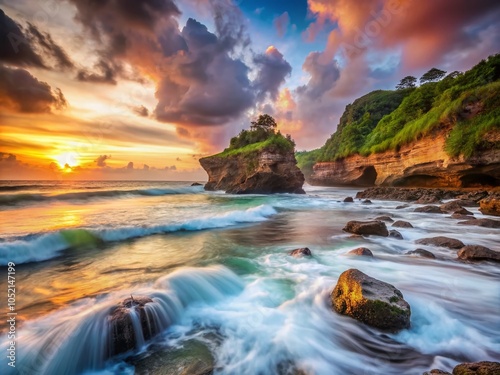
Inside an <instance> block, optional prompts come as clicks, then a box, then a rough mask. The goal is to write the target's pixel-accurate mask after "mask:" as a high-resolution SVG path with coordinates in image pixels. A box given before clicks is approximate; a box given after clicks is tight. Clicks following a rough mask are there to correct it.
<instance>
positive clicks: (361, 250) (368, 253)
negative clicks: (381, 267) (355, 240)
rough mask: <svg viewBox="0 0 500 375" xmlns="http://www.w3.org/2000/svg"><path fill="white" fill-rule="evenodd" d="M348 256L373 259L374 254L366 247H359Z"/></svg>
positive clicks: (349, 252)
mask: <svg viewBox="0 0 500 375" xmlns="http://www.w3.org/2000/svg"><path fill="white" fill-rule="evenodd" d="M347 255H356V256H366V257H373V253H372V252H371V250H370V249H367V248H366V247H358V248H357V249H354V250H351V251H348V252H347Z"/></svg>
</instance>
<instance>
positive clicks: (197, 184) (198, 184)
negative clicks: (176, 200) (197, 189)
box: [191, 182, 202, 186]
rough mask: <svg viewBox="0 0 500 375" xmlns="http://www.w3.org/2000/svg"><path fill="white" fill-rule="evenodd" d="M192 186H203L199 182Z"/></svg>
mask: <svg viewBox="0 0 500 375" xmlns="http://www.w3.org/2000/svg"><path fill="white" fill-rule="evenodd" d="M191 186H202V184H200V183H199V182H193V183H192V184H191Z"/></svg>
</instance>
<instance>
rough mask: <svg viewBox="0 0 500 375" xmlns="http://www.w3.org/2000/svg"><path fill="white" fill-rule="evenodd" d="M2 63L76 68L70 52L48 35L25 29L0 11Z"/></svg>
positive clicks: (34, 28)
mask: <svg viewBox="0 0 500 375" xmlns="http://www.w3.org/2000/svg"><path fill="white" fill-rule="evenodd" d="M0 61H3V62H5V63H8V64H10V65H15V66H20V67H36V68H46V69H49V68H58V69H61V70H66V69H73V68H74V63H73V61H72V60H71V59H70V58H69V56H68V55H67V53H66V52H65V51H64V50H63V49H62V47H61V46H59V45H58V44H57V43H55V42H54V40H53V39H52V36H51V35H50V34H49V33H47V32H41V31H40V30H39V29H38V28H37V27H35V26H34V25H33V24H31V23H29V22H28V27H27V28H26V29H24V30H23V28H22V27H21V26H20V25H19V24H17V23H16V22H15V21H14V20H12V19H11V18H9V17H8V16H7V15H6V14H5V13H4V12H3V11H2V10H1V9H0Z"/></svg>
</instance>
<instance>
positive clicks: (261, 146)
mask: <svg viewBox="0 0 500 375" xmlns="http://www.w3.org/2000/svg"><path fill="white" fill-rule="evenodd" d="M294 148H295V144H294V142H293V141H291V140H290V139H287V138H286V137H284V136H283V135H282V134H281V133H279V132H278V133H276V134H271V135H270V136H269V138H267V139H266V140H264V141H260V142H255V143H251V144H249V145H246V146H243V147H238V148H231V147H229V148H226V149H225V150H224V151H223V152H221V153H219V154H216V155H214V157H218V158H225V157H229V156H236V155H243V154H245V155H249V154H253V153H257V152H260V151H263V150H269V151H278V152H290V151H293V150H294Z"/></svg>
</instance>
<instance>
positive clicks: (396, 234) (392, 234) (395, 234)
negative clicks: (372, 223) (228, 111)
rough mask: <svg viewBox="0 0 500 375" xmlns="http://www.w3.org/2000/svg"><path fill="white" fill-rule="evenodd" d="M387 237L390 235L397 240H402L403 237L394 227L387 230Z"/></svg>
mask: <svg viewBox="0 0 500 375" xmlns="http://www.w3.org/2000/svg"><path fill="white" fill-rule="evenodd" d="M389 237H392V238H396V239H398V240H402V239H403V235H402V234H401V233H399V232H398V231H397V230H395V229H391V230H390V231H389Z"/></svg>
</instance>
